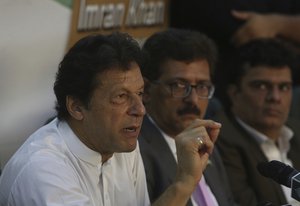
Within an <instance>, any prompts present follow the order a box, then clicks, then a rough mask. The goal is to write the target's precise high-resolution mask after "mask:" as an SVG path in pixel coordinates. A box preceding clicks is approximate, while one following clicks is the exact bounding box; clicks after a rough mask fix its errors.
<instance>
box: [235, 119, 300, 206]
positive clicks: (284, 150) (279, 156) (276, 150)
mask: <svg viewBox="0 0 300 206" xmlns="http://www.w3.org/2000/svg"><path fill="white" fill-rule="evenodd" d="M236 119H237V121H238V123H239V124H240V125H241V126H242V127H243V128H244V129H245V130H247V131H248V132H249V133H250V134H251V136H252V137H253V138H254V139H255V140H256V141H257V142H258V144H259V145H260V148H261V149H262V151H263V153H264V154H265V156H266V157H267V159H268V161H272V160H278V161H280V162H283V163H285V164H288V165H291V166H293V163H292V161H291V160H290V159H288V156H287V154H288V151H289V150H290V140H291V138H292V137H293V135H294V133H293V131H292V130H291V129H290V128H288V127H287V126H285V125H284V126H283V127H282V129H281V133H280V136H279V137H278V141H277V143H276V142H275V141H274V140H272V139H270V138H269V137H267V136H266V135H264V134H262V133H260V132H259V131H257V130H255V129H254V128H253V127H251V126H249V125H248V124H246V123H245V122H243V121H242V120H241V119H239V118H238V117H236ZM281 188H282V190H283V193H284V195H285V197H286V199H287V201H288V202H289V203H290V204H291V205H293V206H300V203H299V202H298V201H296V200H295V199H293V198H292V197H291V188H289V187H286V186H284V185H281Z"/></svg>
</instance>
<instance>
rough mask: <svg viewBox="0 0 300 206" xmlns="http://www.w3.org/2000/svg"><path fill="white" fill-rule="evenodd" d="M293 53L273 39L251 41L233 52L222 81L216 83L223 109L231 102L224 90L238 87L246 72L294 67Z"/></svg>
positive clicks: (228, 106)
mask: <svg viewBox="0 0 300 206" xmlns="http://www.w3.org/2000/svg"><path fill="white" fill-rule="evenodd" d="M295 64H296V61H295V53H294V52H293V51H292V50H291V49H290V48H289V47H288V46H287V45H286V44H285V43H284V42H282V41H280V40H278V39H274V38H261V39H255V40H252V41H250V42H248V43H246V44H244V45H242V46H240V47H239V48H237V49H236V50H235V52H234V53H233V55H232V56H231V57H230V58H229V59H228V60H227V63H226V67H224V68H226V69H224V70H223V71H222V73H223V78H222V79H223V81H222V82H218V83H219V86H218V85H217V90H218V89H219V90H220V91H219V93H220V94H222V95H221V96H220V97H219V98H220V100H221V102H222V104H223V106H224V108H227V109H229V108H230V107H231V102H230V100H229V97H228V96H227V93H226V90H227V88H228V86H229V85H231V84H234V85H237V86H239V85H240V81H241V79H242V78H243V77H244V76H245V75H246V74H247V72H248V71H249V70H251V69H253V68H256V67H258V66H267V67H270V68H274V69H279V68H282V67H284V66H287V67H289V68H290V69H291V72H292V70H293V68H294V67H295Z"/></svg>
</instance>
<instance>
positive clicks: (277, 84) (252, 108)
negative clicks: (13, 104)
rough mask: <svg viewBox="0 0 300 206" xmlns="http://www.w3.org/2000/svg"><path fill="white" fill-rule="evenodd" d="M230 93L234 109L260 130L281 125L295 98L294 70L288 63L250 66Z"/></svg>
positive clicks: (238, 114)
mask: <svg viewBox="0 0 300 206" xmlns="http://www.w3.org/2000/svg"><path fill="white" fill-rule="evenodd" d="M229 93H230V96H231V100H232V103H233V107H232V109H233V112H234V114H235V115H237V116H238V117H239V118H240V119H242V120H243V121H244V122H246V123H247V124H249V125H250V126H252V127H254V128H255V129H257V130H258V131H261V132H263V133H264V132H265V131H266V130H269V129H274V128H275V129H280V128H281V126H282V125H283V124H284V123H285V121H286V119H287V117H288V113H289V109H290V104H291V99H292V79H291V71H290V69H289V68H288V67H282V68H275V69H274V68H270V67H265V66H260V67H256V68H253V69H251V70H249V71H248V72H247V73H246V75H245V76H244V77H242V79H241V83H240V85H239V87H236V86H234V87H233V88H232V90H231V92H229Z"/></svg>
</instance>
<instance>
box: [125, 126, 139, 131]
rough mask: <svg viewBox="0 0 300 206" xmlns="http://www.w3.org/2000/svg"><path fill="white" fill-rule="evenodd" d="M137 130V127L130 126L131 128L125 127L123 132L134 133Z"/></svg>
mask: <svg viewBox="0 0 300 206" xmlns="http://www.w3.org/2000/svg"><path fill="white" fill-rule="evenodd" d="M137 129H138V127H134V126H132V127H126V128H124V131H125V132H136V131H137Z"/></svg>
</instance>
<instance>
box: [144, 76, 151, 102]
mask: <svg viewBox="0 0 300 206" xmlns="http://www.w3.org/2000/svg"><path fill="white" fill-rule="evenodd" d="M144 84H145V87H144V95H143V102H144V103H147V102H149V101H150V99H151V95H150V88H151V82H150V81H149V80H148V79H147V78H145V77H144Z"/></svg>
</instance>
